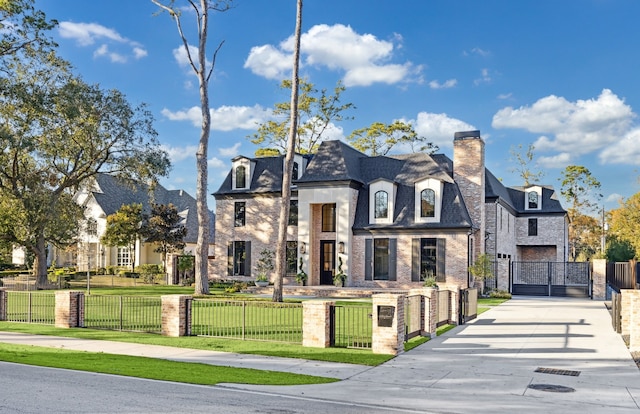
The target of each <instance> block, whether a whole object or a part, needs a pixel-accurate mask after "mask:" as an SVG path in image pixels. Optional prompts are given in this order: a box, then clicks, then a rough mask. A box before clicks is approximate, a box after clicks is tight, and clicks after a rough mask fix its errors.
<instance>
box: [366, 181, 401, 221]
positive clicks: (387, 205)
mask: <svg viewBox="0 0 640 414" xmlns="http://www.w3.org/2000/svg"><path fill="white" fill-rule="evenodd" d="M396 191H397V184H396V183H394V182H393V181H390V180H387V179H384V178H379V179H377V180H374V181H372V182H371V183H369V222H370V223H371V224H391V223H393V217H394V214H395V213H394V211H395V210H394V209H395V199H396Z"/></svg>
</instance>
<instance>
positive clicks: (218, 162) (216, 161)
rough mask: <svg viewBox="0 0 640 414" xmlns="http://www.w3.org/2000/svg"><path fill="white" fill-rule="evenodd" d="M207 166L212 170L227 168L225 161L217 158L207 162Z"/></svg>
mask: <svg viewBox="0 0 640 414" xmlns="http://www.w3.org/2000/svg"><path fill="white" fill-rule="evenodd" d="M207 165H208V166H209V167H211V168H226V167H225V165H224V161H222V160H220V159H218V158H216V157H213V158H210V159H209V160H208V161H207Z"/></svg>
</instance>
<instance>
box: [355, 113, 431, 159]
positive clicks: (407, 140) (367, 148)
mask: <svg viewBox="0 0 640 414" xmlns="http://www.w3.org/2000/svg"><path fill="white" fill-rule="evenodd" d="M347 140H348V141H349V142H350V143H351V145H353V147H354V148H355V149H357V150H359V151H361V152H364V153H366V154H369V155H371V156H372V157H373V156H377V155H386V154H388V153H389V151H391V149H392V148H393V147H394V146H396V145H398V144H409V145H410V146H411V148H412V150H413V151H414V152H427V153H429V154H433V153H434V152H436V151H437V150H438V147H437V146H436V145H434V144H433V143H431V142H428V141H427V138H425V137H421V136H419V135H418V133H417V132H416V131H415V129H414V128H413V125H411V124H409V123H406V122H402V121H394V122H392V123H391V124H385V123H382V122H374V123H372V124H371V125H369V126H368V127H366V128H360V129H356V130H355V131H353V132H352V133H351V134H350V135H349V136H348V137H347Z"/></svg>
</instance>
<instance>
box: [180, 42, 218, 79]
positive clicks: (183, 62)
mask: <svg viewBox="0 0 640 414" xmlns="http://www.w3.org/2000/svg"><path fill="white" fill-rule="evenodd" d="M172 53H173V57H174V59H175V60H176V62H177V63H178V65H180V66H181V67H184V68H188V69H189V73H192V74H193V71H192V70H191V64H190V63H189V55H191V59H193V62H194V63H195V64H196V65H197V64H198V55H199V52H198V48H197V47H196V46H193V45H189V55H187V49H186V48H185V47H184V45H180V46H178V47H177V48H175V49H173V50H172ZM205 64H206V65H207V68H209V67H211V62H210V61H209V60H208V59H206V58H205ZM194 75H195V74H194Z"/></svg>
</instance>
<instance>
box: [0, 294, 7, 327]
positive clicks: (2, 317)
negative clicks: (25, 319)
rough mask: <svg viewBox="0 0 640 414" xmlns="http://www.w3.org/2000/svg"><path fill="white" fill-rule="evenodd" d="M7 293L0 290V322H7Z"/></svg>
mask: <svg viewBox="0 0 640 414" xmlns="http://www.w3.org/2000/svg"><path fill="white" fill-rule="evenodd" d="M7 298H8V295H7V291H6V290H4V289H0V321H6V320H7V306H8V305H7V304H8V299H7Z"/></svg>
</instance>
